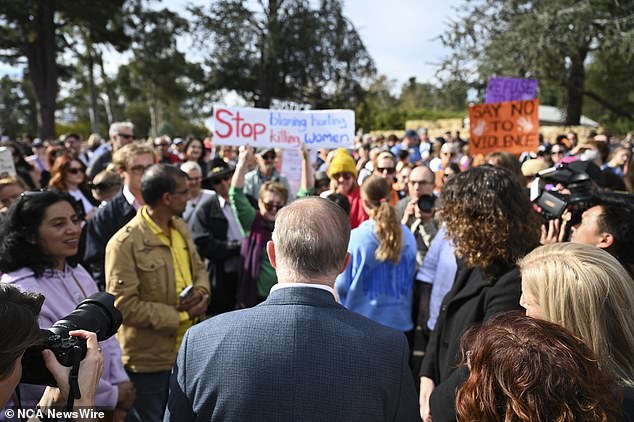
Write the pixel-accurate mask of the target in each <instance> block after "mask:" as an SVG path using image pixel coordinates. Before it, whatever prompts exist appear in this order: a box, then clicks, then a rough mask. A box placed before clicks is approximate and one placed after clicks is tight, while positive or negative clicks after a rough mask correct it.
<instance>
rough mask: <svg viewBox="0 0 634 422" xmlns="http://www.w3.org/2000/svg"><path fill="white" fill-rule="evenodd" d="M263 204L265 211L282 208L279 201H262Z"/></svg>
mask: <svg viewBox="0 0 634 422" xmlns="http://www.w3.org/2000/svg"><path fill="white" fill-rule="evenodd" d="M262 203H263V204H264V208H265V209H266V210H267V211H273V210H276V211H278V210H281V209H282V208H284V204H280V203H279V202H262Z"/></svg>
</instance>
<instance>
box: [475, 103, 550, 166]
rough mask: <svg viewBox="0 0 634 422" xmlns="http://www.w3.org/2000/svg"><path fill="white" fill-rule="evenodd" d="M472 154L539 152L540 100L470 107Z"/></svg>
mask: <svg viewBox="0 0 634 422" xmlns="http://www.w3.org/2000/svg"><path fill="white" fill-rule="evenodd" d="M469 127H470V132H471V136H470V137H469V148H470V153H471V154H473V155H476V154H488V153H489V152H494V151H506V152H510V153H512V154H520V153H522V152H525V151H533V152H537V148H538V147H539V100H529V101H507V102H503V103H493V104H478V105H473V106H469Z"/></svg>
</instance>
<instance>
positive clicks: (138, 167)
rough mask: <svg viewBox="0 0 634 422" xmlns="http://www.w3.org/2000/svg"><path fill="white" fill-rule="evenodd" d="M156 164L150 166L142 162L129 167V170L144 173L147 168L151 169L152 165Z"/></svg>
mask: <svg viewBox="0 0 634 422" xmlns="http://www.w3.org/2000/svg"><path fill="white" fill-rule="evenodd" d="M153 165H154V164H150V165H149V166H144V165H141V164H137V165H136V166H132V167H130V168H129V169H128V171H129V172H130V173H134V174H143V173H145V170H147V169H149V168H150V167H152V166H153Z"/></svg>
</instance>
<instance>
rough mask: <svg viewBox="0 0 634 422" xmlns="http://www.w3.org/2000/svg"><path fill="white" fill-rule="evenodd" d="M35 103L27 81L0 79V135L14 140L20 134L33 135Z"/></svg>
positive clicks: (7, 77)
mask: <svg viewBox="0 0 634 422" xmlns="http://www.w3.org/2000/svg"><path fill="white" fill-rule="evenodd" d="M36 129H37V119H36V110H35V101H34V98H33V94H32V89H31V87H30V83H29V82H28V81H21V80H14V79H11V78H10V77H9V76H3V77H2V79H0V133H1V134H2V135H8V136H9V137H10V138H12V139H16V138H17V137H18V136H19V135H20V134H21V132H27V133H35V130H36Z"/></svg>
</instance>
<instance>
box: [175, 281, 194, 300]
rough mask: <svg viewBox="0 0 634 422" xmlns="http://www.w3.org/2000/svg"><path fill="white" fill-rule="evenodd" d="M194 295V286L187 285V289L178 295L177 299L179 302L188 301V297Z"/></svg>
mask: <svg viewBox="0 0 634 422" xmlns="http://www.w3.org/2000/svg"><path fill="white" fill-rule="evenodd" d="M193 293H194V285H193V284H192V285H189V286H187V287H185V288H184V289H183V290H182V291H181V293H180V295H178V297H179V298H180V300H181V302H182V301H184V300H187V299H189V297H190V296H191V295H192V294H193Z"/></svg>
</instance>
